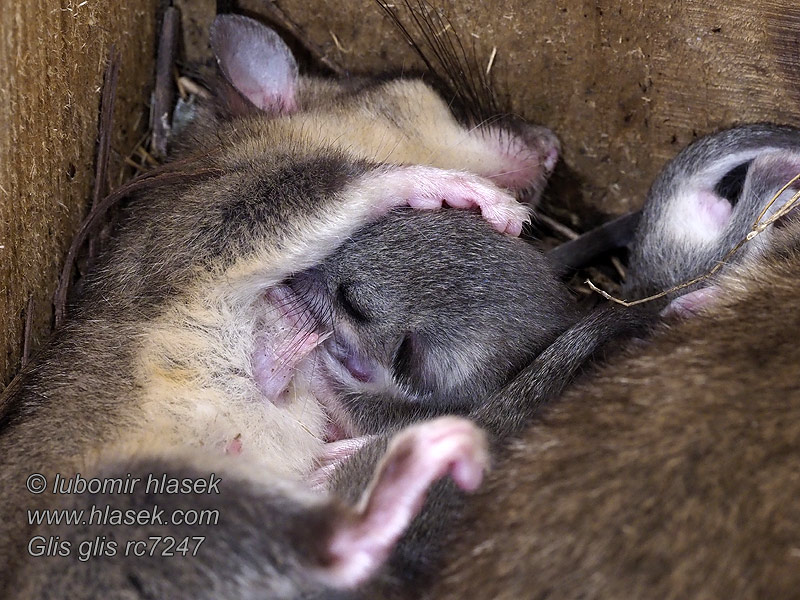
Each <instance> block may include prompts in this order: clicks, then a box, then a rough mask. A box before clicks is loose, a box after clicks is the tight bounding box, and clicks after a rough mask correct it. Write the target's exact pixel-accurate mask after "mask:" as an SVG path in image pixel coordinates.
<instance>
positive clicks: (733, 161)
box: [624, 123, 800, 299]
mask: <svg viewBox="0 0 800 600" xmlns="http://www.w3.org/2000/svg"><path fill="white" fill-rule="evenodd" d="M798 148H800V130H798V129H795V128H793V127H787V126H779V125H771V124H766V123H763V124H753V125H743V126H740V127H734V128H732V129H728V130H725V131H722V132H719V133H716V134H713V135H709V136H705V137H703V138H701V139H699V140H697V141H696V142H694V143H693V144H691V145H690V146H688V147H687V148H685V149H684V150H682V151H681V152H680V153H679V154H678V155H677V156H676V157H675V158H674V159H673V160H672V161H670V162H669V164H668V165H667V166H666V167H665V168H664V170H663V171H662V172H661V173H660V174H659V175H658V177H657V178H656V180H655V182H654V183H653V185H652V187H651V188H650V192H649V193H648V196H647V200H646V202H645V204H644V207H643V209H642V217H641V220H640V221H639V225H638V228H637V231H636V234H635V237H634V241H633V243H632V245H631V256H630V266H629V277H628V278H627V280H626V284H625V290H624V293H625V295H626V297H628V298H630V299H633V298H638V297H643V296H647V295H650V294H654V293H657V292H660V291H663V290H666V289H669V288H670V287H672V286H674V285H677V284H679V283H683V282H684V281H687V280H689V279H692V278H694V277H697V276H699V275H702V274H703V273H705V272H707V271H708V270H709V269H710V268H711V267H713V266H714V265H715V264H716V263H717V262H718V261H719V260H721V259H722V258H723V257H724V256H725V255H726V254H727V253H728V251H729V250H731V249H732V248H733V247H734V246H735V245H736V244H737V243H738V242H739V241H740V240H741V239H742V238H743V237H744V236H745V235H746V234H747V232H748V231H750V228H751V226H752V225H753V223H754V221H755V219H756V217H757V216H758V214H759V212H760V211H761V209H762V208H763V207H764V206H765V204H766V202H767V201H768V200H769V198H770V196H771V194H774V193H775V192H777V191H778V189H779V188H780V187H781V185H783V184H784V183H786V181H788V177H786V178H784V179H783V180H782V181H781V177H771V178H769V181H767V180H766V179H764V175H765V173H764V172H763V170H762V171H761V173H760V175H759V177H761V180H760V181H759V182H756V183H752V182H751V180H752V178H753V174H752V170H751V169H748V168H747V164H748V163H752V161H754V160H755V159H757V158H759V157H763V156H765V155H767V154H770V153H774V152H776V151H791V150H795V151H797V150H798ZM737 167H741V168H742V171H741V172H740V173H739V174H738V175H739V177H738V179H739V181H738V182H732V183H733V185H732V186H731V187H732V189H729V190H728V194H726V195H731V194H733V195H734V197H733V198H730V199H729V200H730V201H732V204H733V207H732V213H731V216H730V219H729V221H728V222H727V224H726V225H725V227H724V228H723V229H722V230H721V231H720V232H719V233H718V234H717V235H716V236H714V239H713V240H712V241H710V242H709V243H708V244H700V243H693V242H692V241H690V240H688V239H686V238H684V237H682V236H680V235H679V234H680V231H679V230H680V229H681V228H685V227H686V223H684V222H682V221H681V219H682V218H683V219H686V220H688V221H693V220H695V219H696V216H695V215H694V214H692V213H691V212H689V211H686V213H685V214H680V212H679V211H678V210H676V205H677V203H678V198H681V197H685V196H687V195H694V196H696V195H697V194H699V193H710V194H715V195H716V194H717V193H718V190H717V189H716V188H718V186H719V185H720V183H723V180H724V179H725V177H726V175H729V174H731V172H732V171H734V170H735V169H737ZM745 169H746V170H745ZM733 175H736V174H735V173H734V174H733ZM781 175H785V173H782V174H781ZM789 177H791V175H789ZM765 185H767V187H768V188H769V189H765V188H764V186H765ZM738 258H739V257H737V259H738ZM685 292H686V290H683V291H682V292H681V293H685ZM673 297H674V296H673Z"/></svg>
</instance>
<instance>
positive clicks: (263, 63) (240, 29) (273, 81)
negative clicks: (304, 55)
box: [211, 15, 297, 114]
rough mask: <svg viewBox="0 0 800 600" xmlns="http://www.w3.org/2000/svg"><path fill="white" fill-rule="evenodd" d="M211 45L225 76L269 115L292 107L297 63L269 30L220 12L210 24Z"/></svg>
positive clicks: (295, 104) (294, 103) (284, 45)
mask: <svg viewBox="0 0 800 600" xmlns="http://www.w3.org/2000/svg"><path fill="white" fill-rule="evenodd" d="M211 48H212V49H213V50H214V55H215V56H216V57H217V62H218V63H219V67H220V70H221V71H222V74H223V75H224V76H225V78H226V79H227V80H228V81H229V82H230V83H231V85H233V87H235V88H236V89H237V90H238V91H239V92H240V93H241V94H242V95H243V96H244V97H245V98H247V99H248V100H249V101H250V102H252V103H253V104H254V105H255V106H256V107H258V108H260V109H261V110H263V111H265V112H267V113H270V114H286V113H291V112H293V111H294V110H295V109H296V106H297V103H296V99H295V94H296V90H297V63H296V62H295V60H294V56H292V53H291V51H290V50H289V48H288V47H287V46H286V44H285V43H284V42H283V40H282V39H281V38H280V37H279V36H278V34H277V33H275V32H274V31H272V29H270V28H268V27H265V26H264V25H262V24H261V23H259V22H258V21H254V20H253V19H250V18H248V17H244V16H241V15H220V16H218V17H217V18H216V19H215V20H214V23H213V25H212V26H211Z"/></svg>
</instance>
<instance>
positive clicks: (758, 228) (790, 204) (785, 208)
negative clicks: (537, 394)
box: [586, 173, 800, 307]
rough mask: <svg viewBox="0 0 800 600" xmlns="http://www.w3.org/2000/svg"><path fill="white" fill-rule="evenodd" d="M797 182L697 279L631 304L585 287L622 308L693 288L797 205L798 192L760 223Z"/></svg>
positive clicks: (594, 286)
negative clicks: (720, 258)
mask: <svg viewBox="0 0 800 600" xmlns="http://www.w3.org/2000/svg"><path fill="white" fill-rule="evenodd" d="M798 180H800V173H798V174H797V175H795V176H794V177H793V178H792V179H790V180H789V181H788V182H787V183H786V185H784V186H783V187H782V188H781V189H780V190H778V192H777V193H776V194H775V195H774V196H772V199H771V200H770V201H769V202H768V203H767V205H766V206H765V207H764V209H763V210H762V211H761V212H760V213H759V215H758V217H757V218H756V220H755V222H754V223H753V226H752V227H751V228H750V231H749V232H748V233H747V235H746V236H745V237H744V238H742V239H741V240H739V242H738V243H737V244H736V245H735V246H734V247H733V248H731V249H730V250H729V251H728V253H727V254H726V255H725V256H723V257H722V260H720V261H719V262H717V264H715V265H714V266H713V267H711V269H709V270H708V271H707V272H705V273H703V274H702V275H700V276H698V277H695V278H693V279H691V280H689V281H685V282H684V283H681V284H679V285H676V286H673V287H671V288H669V289H668V290H664V291H663V292H659V293H658V294H653V295H652V296H648V297H647V298H641V299H639V300H633V301H631V302H629V301H627V300H622V299H621V298H615V297H614V296H612V295H611V294H609V293H608V292H606V291H604V290H602V289H600V288H599V287H597V286H596V285H595V284H594V283H592V281H591V280H590V279H587V280H586V285H588V286H589V287H590V288H591V289H592V290H593V291H595V292H597V293H598V294H600V295H601V296H602V297H603V298H605V299H606V300H610V301H611V302H614V303H616V304H621V305H622V306H625V307H630V306H636V305H637V304H644V303H645V302H652V301H653V300H658V299H659V298H663V297H664V296H666V295H667V294H671V293H672V292H677V291H678V290H682V289H685V288H687V287H690V286H693V285H694V284H696V283H699V282H701V281H704V280H706V279H708V278H709V277H711V276H712V275H714V274H715V273H716V272H717V271H719V270H720V269H721V268H722V267H723V265H725V264H726V263H727V261H728V259H729V258H730V257H731V256H733V255H734V254H736V253H737V252H738V251H739V250H740V249H741V247H742V246H744V245H745V244H746V243H747V242H749V241H750V240H752V239H753V238H754V237H756V236H757V235H758V234H759V233H761V232H762V231H764V230H765V229H766V228H767V227H769V226H770V225H772V224H773V223H774V222H775V221H777V220H778V219H780V218H781V217H783V216H785V215H786V214H788V213H789V212H790V211H791V210H792V209H793V208H794V205H795V204H796V203H797V201H798V200H800V191H798V192H796V193H795V194H794V195H793V196H792V197H791V198H789V200H787V201H786V202H785V203H784V204H783V205H782V206H781V207H780V208H779V209H778V210H777V211H775V214H773V215H772V216H771V217H770V218H769V219H767V220H766V221H762V219H763V218H764V215H766V214H767V211H768V210H769V208H770V207H771V206H772V205H773V204H774V203H775V202H776V201H777V199H778V198H780V196H781V194H783V193H784V192H785V191H786V190H788V189H789V187H791V185H792V184H793V183H795V182H796V181H798Z"/></svg>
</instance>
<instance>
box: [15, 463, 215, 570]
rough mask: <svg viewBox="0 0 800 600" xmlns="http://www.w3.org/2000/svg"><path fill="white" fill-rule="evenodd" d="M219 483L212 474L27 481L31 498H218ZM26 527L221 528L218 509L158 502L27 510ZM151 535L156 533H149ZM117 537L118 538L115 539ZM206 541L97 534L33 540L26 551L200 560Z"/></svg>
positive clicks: (80, 556) (32, 477) (83, 558)
mask: <svg viewBox="0 0 800 600" xmlns="http://www.w3.org/2000/svg"><path fill="white" fill-rule="evenodd" d="M220 481H221V479H220V478H219V477H217V476H216V475H214V474H213V473H212V474H211V475H209V476H208V477H200V478H194V479H193V478H182V479H179V478H175V477H170V476H168V475H167V474H158V475H154V474H150V475H148V476H147V477H146V478H139V477H132V476H131V475H130V474H128V475H127V476H126V477H115V478H99V477H98V478H91V479H86V478H84V477H82V476H81V475H80V473H78V474H75V475H74V476H71V477H62V476H61V475H60V474H57V475H55V477H53V478H52V480H51V481H50V482H48V481H47V478H46V477H45V476H44V475H41V474H39V473H34V474H32V475H30V476H29V477H28V479H27V481H26V482H25V487H26V488H27V490H28V491H29V492H30V493H31V494H36V495H39V494H42V493H44V492H50V493H52V494H56V495H67V494H72V495H80V494H104V495H118V496H130V495H133V494H134V493H139V494H141V493H143V494H144V495H145V496H149V497H152V495H166V496H172V495H178V494H181V495H190V494H195V495H201V494H203V495H211V494H219V493H220V492H219V485H220ZM27 517H28V525H30V526H33V527H38V528H40V529H42V528H44V529H45V530H46V528H47V527H55V526H59V527H62V526H68V527H76V528H78V527H79V528H81V531H82V532H84V531H85V532H87V533H90V532H91V531H92V530H91V529H90V528H91V527H106V526H128V527H140V528H153V527H158V526H164V527H169V526H177V527H182V526H200V527H205V526H214V525H217V524H218V523H219V511H218V510H216V509H199V510H196V509H191V508H174V509H170V510H166V509H163V508H159V507H158V504H156V503H154V504H152V505H148V506H146V507H144V508H125V509H123V508H116V507H114V506H112V505H110V504H92V505H91V506H89V507H87V508H85V509H80V508H72V509H66V508H62V509H29V510H28V511H27ZM151 531H152V530H151ZM113 537H115V538H116V535H114V536H113ZM205 539H206V538H205V536H183V537H176V536H172V535H164V536H159V535H148V536H143V537H141V538H137V539H124V540H118V539H109V536H107V535H94V536H89V537H87V538H86V539H80V540H74V539H69V540H66V539H62V538H61V536H58V535H34V536H33V537H32V538H31V539H30V540H29V541H28V547H27V552H28V554H30V555H31V556H34V557H40V556H41V557H48V556H75V557H77V559H78V560H80V561H84V562H85V561H87V560H89V559H90V558H93V557H98V556H105V557H112V556H117V555H122V556H131V557H145V556H164V557H170V556H196V555H197V551H198V550H199V549H200V546H201V545H202V544H203V542H204V541H205Z"/></svg>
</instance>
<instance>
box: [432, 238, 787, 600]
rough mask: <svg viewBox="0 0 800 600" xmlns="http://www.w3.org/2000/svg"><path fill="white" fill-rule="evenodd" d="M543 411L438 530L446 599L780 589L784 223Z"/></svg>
mask: <svg viewBox="0 0 800 600" xmlns="http://www.w3.org/2000/svg"><path fill="white" fill-rule="evenodd" d="M776 241H777V244H776V246H775V248H777V249H774V250H772V252H771V253H770V254H769V255H767V256H766V258H764V259H761V260H759V261H758V263H756V264H745V265H744V266H743V267H741V268H740V269H738V270H737V271H736V272H735V273H733V274H731V275H729V276H728V277H727V278H726V279H724V281H723V282H722V285H723V288H722V289H723V293H722V294H721V298H722V301H721V302H720V303H719V304H718V305H717V306H715V307H712V308H711V310H709V311H708V312H707V313H705V314H702V315H701V316H700V317H698V318H697V319H696V320H690V321H686V322H681V323H677V324H673V325H668V326H665V327H663V329H662V330H661V331H659V332H658V334H657V335H656V337H655V339H654V341H653V343H652V345H650V346H648V347H646V348H639V347H634V348H632V349H631V350H630V351H629V352H627V355H626V356H624V357H622V358H621V359H619V360H617V361H615V362H614V363H613V364H609V365H608V366H607V367H606V368H605V369H603V370H602V371H601V373H600V374H599V375H598V376H597V377H596V378H594V379H592V380H591V381H588V382H586V383H585V384H583V385H580V386H578V387H576V388H574V389H572V390H571V391H570V392H568V393H567V394H566V395H565V396H564V397H562V398H561V399H560V400H558V401H557V402H555V403H553V404H552V405H550V406H549V407H548V408H547V409H545V410H544V411H543V413H542V414H541V416H540V417H539V418H538V419H537V421H536V423H535V424H533V426H532V427H530V429H529V430H528V431H527V432H526V433H525V435H524V436H523V437H522V438H521V439H520V440H519V441H517V442H515V443H514V444H512V447H511V448H510V449H509V452H508V455H507V456H505V457H503V458H502V460H500V461H499V463H498V464H497V467H496V468H495V469H494V472H493V473H492V474H491V476H490V478H489V481H488V482H487V485H485V486H484V487H483V488H482V489H481V490H480V492H479V494H478V495H477V497H475V498H474V499H473V500H472V501H471V502H470V503H469V504H468V508H467V510H466V513H465V514H464V516H463V521H462V523H461V524H460V525H459V526H458V527H457V528H454V529H453V535H452V538H451V539H450V540H449V542H448V545H449V546H450V549H449V554H448V564H447V567H446V569H445V572H444V576H443V578H442V579H441V580H440V581H439V582H438V584H437V585H436V586H435V587H434V589H433V590H431V592H430V593H429V594H428V595H427V596H426V597H427V598H435V599H437V600H439V599H441V600H445V599H449V598H453V599H455V598H459V599H460V598H492V599H496V600H506V599H508V600H511V599H514V600H518V599H521V598H624V599H630V598H796V597H797V595H798V590H800V502H799V501H798V498H800V470H799V469H798V454H800V376H798V367H800V348H799V347H798V344H797V335H798V332H800V312H798V311H797V310H796V304H797V298H798V295H800V223H797V222H795V223H792V224H791V226H790V228H788V230H787V231H785V232H782V233H780V235H779V236H778V237H777V240H776Z"/></svg>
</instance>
